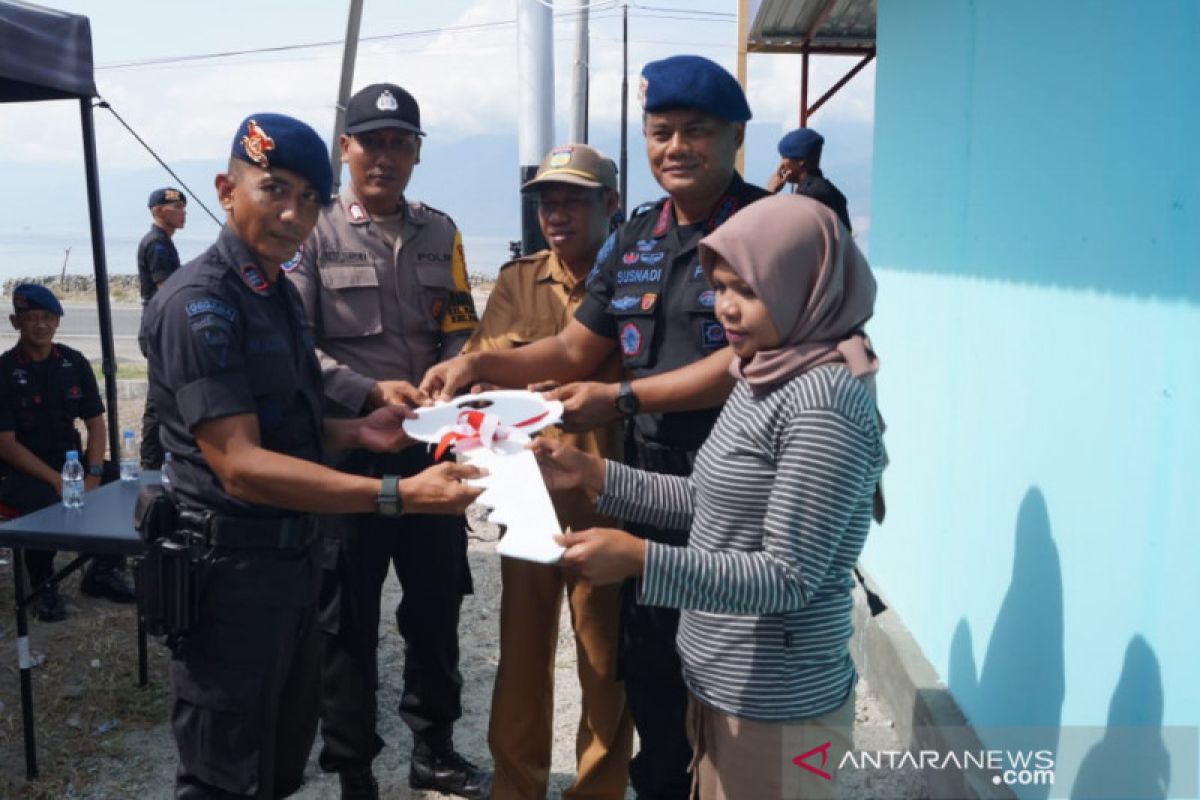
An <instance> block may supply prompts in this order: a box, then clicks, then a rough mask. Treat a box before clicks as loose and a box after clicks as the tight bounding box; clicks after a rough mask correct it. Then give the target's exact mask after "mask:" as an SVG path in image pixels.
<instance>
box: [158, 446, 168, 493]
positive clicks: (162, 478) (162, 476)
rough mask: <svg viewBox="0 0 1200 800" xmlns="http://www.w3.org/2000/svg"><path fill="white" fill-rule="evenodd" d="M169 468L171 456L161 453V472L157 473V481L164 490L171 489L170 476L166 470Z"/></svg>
mask: <svg viewBox="0 0 1200 800" xmlns="http://www.w3.org/2000/svg"><path fill="white" fill-rule="evenodd" d="M170 466H171V454H170V453H163V463H162V468H161V471H160V472H159V473H158V480H159V482H160V483H161V484H162V487H163V488H164V489H169V488H171V474H170V473H169V472H168V471H167V468H168V467H170Z"/></svg>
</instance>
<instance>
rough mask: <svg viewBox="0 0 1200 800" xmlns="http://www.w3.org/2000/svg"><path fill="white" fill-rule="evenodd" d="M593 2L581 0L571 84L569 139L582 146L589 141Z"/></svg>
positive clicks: (576, 24)
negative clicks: (590, 37)
mask: <svg viewBox="0 0 1200 800" xmlns="http://www.w3.org/2000/svg"><path fill="white" fill-rule="evenodd" d="M591 2H592V0H579V17H578V18H577V19H576V20H575V64H574V69H573V71H572V83H571V128H570V130H569V131H568V132H567V139H568V140H570V141H572V142H579V143H580V144H587V140H588V61H589V58H590V56H589V53H588V5H589V4H590V3H591Z"/></svg>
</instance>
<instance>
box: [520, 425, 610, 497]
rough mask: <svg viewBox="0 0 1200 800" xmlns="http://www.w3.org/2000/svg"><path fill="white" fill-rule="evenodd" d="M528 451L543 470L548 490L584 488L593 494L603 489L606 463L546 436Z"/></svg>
mask: <svg viewBox="0 0 1200 800" xmlns="http://www.w3.org/2000/svg"><path fill="white" fill-rule="evenodd" d="M529 449H530V450H532V451H533V455H534V456H535V457H536V458H537V461H538V466H539V467H541V469H542V479H543V480H545V481H546V488H548V489H551V490H558V489H578V488H583V489H588V490H590V491H593V492H599V491H600V490H601V489H603V488H604V459H602V458H598V457H596V456H593V455H589V454H588V453H585V452H583V451H582V450H578V449H576V448H574V447H570V446H569V445H565V444H563V443H562V442H559V441H555V440H552V439H548V438H546V437H545V436H539V437H538V438H536V439H534V440H533V441H532V442H530V444H529Z"/></svg>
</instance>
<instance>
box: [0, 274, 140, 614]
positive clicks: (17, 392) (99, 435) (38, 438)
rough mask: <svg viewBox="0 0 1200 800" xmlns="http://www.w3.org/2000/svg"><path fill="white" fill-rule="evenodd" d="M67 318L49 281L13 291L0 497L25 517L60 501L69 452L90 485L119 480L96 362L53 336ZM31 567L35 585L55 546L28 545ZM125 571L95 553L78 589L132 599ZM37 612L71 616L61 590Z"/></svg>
mask: <svg viewBox="0 0 1200 800" xmlns="http://www.w3.org/2000/svg"><path fill="white" fill-rule="evenodd" d="M62 315H63V307H62V304H61V303H59V302H58V298H57V297H55V296H54V293H53V292H51V291H50V290H49V289H47V288H46V287H45V286H39V285H37V284H33V283H23V284H21V285H19V286H17V287H16V288H15V289H13V314H12V316H11V317H10V318H9V319H10V320H11V321H12V325H13V327H14V328H16V329H17V330H18V331H20V337H19V339H18V341H17V344H16V346H15V347H13V348H12V349H11V350H9V351H8V352H6V353H4V354H3V355H0V468H2V470H3V474H4V482H3V484H0V499H2V500H3V502H4V503H6V504H8V505H9V506H11V507H13V508H14V509H15V510H17V511H19V512H20V513H22V514H28V513H31V512H33V511H37V510H38V509H41V508H45V507H46V506H49V505H53V504H54V503H57V502H58V501H59V499H60V497H61V496H62V467H63V462H64V460H65V455H66V452H67V451H68V450H76V451H78V452H79V454H80V463H82V464H83V465H84V469H85V471H86V473H87V476H86V477H85V478H84V487H85V488H86V489H89V490H90V489H94V488H96V487H97V486H99V485H100V484H101V482H107V481H108V480H113V479H114V478H115V477H116V470H115V468H114V467H113V465H112V464H111V463H107V464H106V462H105V460H104V443H105V433H104V402H103V401H102V400H101V399H100V390H99V388H98V387H97V385H96V376H95V374H94V373H93V372H92V366H91V364H89V363H88V360H87V359H86V358H84V356H83V354H82V353H80V352H79V351H78V350H73V349H71V348H70V347H67V346H66V345H62V344H58V343H56V342H55V341H54V334H55V333H56V332H57V331H58V323H59V320H60V319H61V318H62ZM77 419H78V420H83V424H84V427H85V428H86V430H87V448H86V450H85V449H84V448H83V447H81V446H80V445H81V444H82V442H81V440H80V437H79V433H78V432H77V431H76V430H75V420H77ZM25 564H26V565H27V566H28V567H29V579H30V585H31V586H32V587H35V588H36V587H37V586H39V585H41V584H42V583H43V582H45V581H46V580H48V579H49V578H50V577H51V576H52V575H53V574H54V551H53V550H26V551H25ZM123 573H124V560H123V559H121V558H120V557H114V556H94V557H93V559H92V562H91V564H89V565H88V568H87V570H86V571H85V572H84V574H83V581H82V583H81V584H80V590H81V591H82V592H83V593H84V594H87V595H91V596H94V597H107V598H109V599H110V600H114V601H116V602H120V603H132V602H133V601H134V594H133V589H132V588H131V587H130V585H129V583H128V582H127V581H126V580H125V576H124V574H123ZM33 613H34V614H35V615H36V616H37V617H38V618H39V619H41V620H42V621H44V622H58V621H60V620H64V619H66V618H67V608H66V605H65V604H64V603H63V601H62V597H61V595H59V593H58V589H57V587H54V586H48V587H47V588H46V589H45V590H43V591H42V593H41V594H39V595H38V599H37V601H36V603H35V604H34V607H33Z"/></svg>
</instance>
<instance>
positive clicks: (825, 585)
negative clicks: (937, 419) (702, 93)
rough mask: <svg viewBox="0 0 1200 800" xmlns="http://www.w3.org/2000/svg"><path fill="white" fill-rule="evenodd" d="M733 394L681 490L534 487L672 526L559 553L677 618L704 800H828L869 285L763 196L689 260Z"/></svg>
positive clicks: (618, 480)
mask: <svg viewBox="0 0 1200 800" xmlns="http://www.w3.org/2000/svg"><path fill="white" fill-rule="evenodd" d="M700 262H701V264H702V266H703V268H704V271H705V273H706V275H707V277H708V279H709V281H710V283H711V284H712V286H713V291H714V293H715V310H716V314H717V318H718V320H719V321H720V322H721V324H722V325H723V326H724V327H725V333H726V337H727V338H728V340H729V344H730V347H731V348H732V350H733V352H734V354H735V355H736V358H735V359H734V361H733V364H732V365H731V370H732V372H733V373H734V374H735V375H736V376H737V377H738V378H739V379H740V380H739V381H738V383H737V385H736V387H735V388H734V390H733V393H732V394H731V395H730V397H729V400H728V402H727V403H726V405H725V408H724V410H723V412H722V414H721V417H720V419H719V420H718V422H717V424H716V427H715V428H714V429H713V432H712V434H711V436H710V437H709V439H708V440H707V442H706V443H705V444H704V447H703V448H702V449H701V450H700V453H699V455H698V457H697V459H696V464H695V469H694V472H693V473H692V475H691V476H690V477H686V478H684V477H676V476H670V475H659V474H652V473H647V472H643V471H641V470H637V469H632V468H630V467H626V466H623V465H621V464H617V463H614V462H611V461H608V462H606V461H602V460H600V459H598V458H596V457H594V456H588V455H585V454H583V453H579V452H578V451H573V450H571V449H569V448H564V447H562V446H560V445H556V444H554V443H551V442H544V441H541V440H539V442H538V443H537V444H536V445H535V449H536V451H537V454H538V458H539V461H540V463H541V465H542V470H543V474H544V475H545V477H546V480H547V483H548V484H549V485H550V486H551V488H565V487H574V486H583V487H585V488H588V489H590V490H592V491H594V492H597V493H598V494H599V498H598V500H597V509H598V510H599V511H602V512H603V513H605V514H607V515H609V516H612V517H616V518H619V519H626V520H631V521H634V520H636V521H639V522H645V523H649V524H652V525H659V526H664V527H675V528H689V529H690V531H691V535H690V541H689V543H688V544H687V546H685V547H677V546H670V545H665V544H660V543H658V542H648V541H645V540H643V539H638V538H636V537H634V536H632V535H630V534H628V533H625V532H623V531H619V530H613V529H591V530H587V531H581V532H577V533H568V534H566V535H564V536H563V537H562V538H561V540H560V541H561V543H562V544H563V545H564V546H566V547H567V551H566V553H565V555H564V556H563V563H564V565H568V566H572V567H574V568H576V569H578V570H580V571H581V572H582V573H583V575H584V576H585V577H587V578H588V579H590V580H591V581H592V582H593V583H597V584H604V583H610V582H614V581H618V580H621V579H623V578H625V577H627V576H630V575H636V576H639V577H641V579H642V580H641V584H640V594H639V601H640V602H642V603H645V604H650V605H661V606H669V607H674V608H679V609H682V610H683V613H682V617H681V621H680V625H679V634H678V639H677V645H678V647H679V652H680V655H681V657H682V662H683V669H684V677H685V679H686V681H687V685H688V688H689V691H690V692H691V705H690V708H689V731H688V733H689V738H690V739H691V741H692V744H693V748H694V750H695V757H694V759H693V774H694V776H695V781H696V783H695V788H696V789H697V790H698V795H699V797H700V798H702V800H721V799H724V798H728V800H742V799H743V798H745V800H763V799H764V798H793V797H804V798H819V797H833V796H834V791H835V789H834V787H835V783H836V778H837V772H838V770H837V765H838V761H839V760H840V758H841V754H842V753H844V752H845V750H846V749H848V748H849V747H850V746H851V731H852V728H853V723H854V686H855V682H856V676H855V670H854V665H853V663H852V662H851V660H850V652H849V646H848V643H849V639H850V635H851V633H852V623H851V606H852V600H851V596H850V590H851V588H852V586H853V582H852V578H851V569H852V568H853V566H854V564H855V562H856V561H857V559H858V556H859V553H860V552H861V551H862V547H863V542H864V541H865V539H866V535H867V531H868V529H869V527H870V522H871V518H872V515H873V512H874V515H875V516H876V518H877V519H882V510H883V508H882V502H881V500H880V499H878V497H879V490H878V486H879V476H880V473H881V472H882V470H883V467H884V464H885V461H886V456H885V453H884V447H883V440H882V424H881V421H880V418H879V414H878V412H877V410H876V406H875V398H874V391H873V378H874V374H875V372H876V371H877V370H878V367H879V364H878V361H877V360H876V358H875V356H874V354H873V353H872V352H871V349H870V344H869V342H868V341H867V339H866V337H865V335H864V333H863V326H864V325H865V324H866V322H867V320H868V319H870V317H871V314H872V312H873V307H874V299H875V281H874V278H873V277H872V275H871V271H870V267H869V266H868V265H867V262H866V260H865V259H864V258H863V256H862V254H861V253H860V252H859V250H858V248H857V247H856V246H855V244H854V241H853V240H852V239H851V238H850V235H849V233H848V231H847V230H846V229H845V228H844V227H843V226H841V225H840V224H839V222H838V219H837V217H836V216H835V215H834V213H833V212H832V211H830V210H829V209H828V208H826V207H824V206H822V205H821V204H820V203H817V202H815V201H813V200H811V199H808V198H806V197H801V196H776V197H773V198H767V199H764V200H760V201H759V202H757V203H754V204H753V205H750V206H748V207H747V208H745V209H744V210H742V211H740V212H739V213H738V214H737V215H735V216H734V217H733V218H732V219H731V220H729V221H728V222H726V223H725V224H724V225H722V226H721V227H720V228H718V229H717V230H716V231H715V232H714V233H712V234H711V235H709V236H708V237H707V238H705V239H704V240H703V241H702V242H701V243H700Z"/></svg>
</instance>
